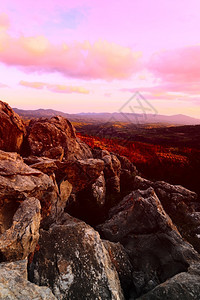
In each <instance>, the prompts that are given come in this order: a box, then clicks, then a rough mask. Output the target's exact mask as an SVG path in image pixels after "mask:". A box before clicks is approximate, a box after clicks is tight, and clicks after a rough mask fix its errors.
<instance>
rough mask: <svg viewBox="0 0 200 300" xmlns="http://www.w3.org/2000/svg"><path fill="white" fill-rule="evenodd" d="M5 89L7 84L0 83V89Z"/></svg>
mask: <svg viewBox="0 0 200 300" xmlns="http://www.w3.org/2000/svg"><path fill="white" fill-rule="evenodd" d="M6 87H8V85H7V84H4V83H1V82H0V88H6Z"/></svg>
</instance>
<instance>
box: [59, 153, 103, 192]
mask: <svg viewBox="0 0 200 300" xmlns="http://www.w3.org/2000/svg"><path fill="white" fill-rule="evenodd" d="M103 169H104V162H103V161H102V160H100V159H93V158H90V159H84V160H82V159H81V160H76V161H69V162H62V163H60V164H59V168H58V171H57V172H56V178H57V181H58V183H59V184H60V183H61V182H62V181H64V180H68V181H69V182H70V183H71V184H72V185H73V191H74V192H78V191H81V190H83V189H84V188H85V187H86V186H88V185H90V184H92V183H94V182H95V181H96V179H97V178H98V177H99V176H100V175H101V172H102V171H103Z"/></svg>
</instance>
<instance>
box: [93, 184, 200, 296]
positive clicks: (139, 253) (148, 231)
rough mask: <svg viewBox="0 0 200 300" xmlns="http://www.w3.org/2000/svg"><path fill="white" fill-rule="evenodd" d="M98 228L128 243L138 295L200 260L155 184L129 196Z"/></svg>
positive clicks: (109, 237)
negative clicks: (166, 208) (172, 219)
mask: <svg viewBox="0 0 200 300" xmlns="http://www.w3.org/2000/svg"><path fill="white" fill-rule="evenodd" d="M98 229H99V230H100V232H101V234H102V236H103V237H104V238H106V239H108V240H110V241H113V242H120V243H121V244H122V245H123V246H124V247H125V249H126V251H127V253H128V255H129V257H130V261H131V263H132V265H133V266H134V272H135V275H134V276H135V279H134V278H133V279H134V280H135V282H136V285H137V288H136V289H135V294H134V297H136V296H138V295H140V294H141V293H142V292H145V291H148V290H151V289H152V288H154V287H155V286H156V285H158V284H159V283H161V282H163V281H165V280H166V279H167V278H170V277H172V276H173V275H175V274H177V273H180V272H182V271H187V268H188V267H189V265H190V263H191V261H193V260H196V261H199V255H198V254H197V253H196V252H195V250H194V249H193V247H192V246H191V245H190V244H188V243H187V242H185V241H184V240H183V239H182V237H181V236H180V234H179V232H178V230H177V228H176V227H175V226H174V225H173V223H172V221H171V219H170V218H169V216H168V215H167V214H166V213H165V211H164V209H163V207H162V205H161V203H160V201H159V199H158V197H157V196H156V194H155V192H154V190H153V189H152V188H149V189H147V190H144V191H141V190H138V191H134V192H132V193H131V194H130V195H128V196H127V197H125V198H124V199H123V200H122V201H121V202H120V203H119V204H118V205H117V206H116V207H114V208H113V209H111V211H110V219H109V220H108V221H106V222H105V223H104V224H102V225H99V226H98ZM139 278H141V279H139Z"/></svg>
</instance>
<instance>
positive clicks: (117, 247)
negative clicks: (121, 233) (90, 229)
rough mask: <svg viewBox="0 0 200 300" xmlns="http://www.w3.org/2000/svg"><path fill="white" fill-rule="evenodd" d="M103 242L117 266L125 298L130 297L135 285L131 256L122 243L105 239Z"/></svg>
mask: <svg viewBox="0 0 200 300" xmlns="http://www.w3.org/2000/svg"><path fill="white" fill-rule="evenodd" d="M103 244H104V246H105V248H106V250H107V251H108V253H109V256H110V259H111V262H112V263H113V265H114V266H115V268H116V271H117V273H118V276H119V280H120V283H121V287H122V289H123V292H124V296H125V299H129V295H130V294H131V291H132V290H133V287H134V282H133V276H132V273H133V266H132V265H131V263H130V260H129V257H128V255H127V253H126V251H125V249H124V247H123V246H122V245H121V244H120V243H112V242H109V241H103Z"/></svg>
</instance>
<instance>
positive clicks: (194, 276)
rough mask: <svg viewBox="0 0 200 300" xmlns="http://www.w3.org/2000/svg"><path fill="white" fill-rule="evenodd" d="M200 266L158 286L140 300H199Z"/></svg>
mask: <svg viewBox="0 0 200 300" xmlns="http://www.w3.org/2000/svg"><path fill="white" fill-rule="evenodd" d="M199 270H200V266H199V265H197V266H195V267H194V268H193V267H191V268H190V269H189V271H188V272H187V273H186V272H184V273H180V274H177V275H175V276H174V277H172V278H170V279H169V280H167V281H166V282H164V283H162V284H160V285H158V286H157V287H156V288H155V289H153V290H152V291H151V292H149V293H147V294H146V295H144V296H142V297H140V298H138V300H139V299H140V300H160V299H162V300H177V299H181V300H198V299H199V295H200V271H199Z"/></svg>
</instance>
